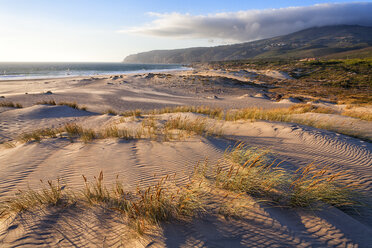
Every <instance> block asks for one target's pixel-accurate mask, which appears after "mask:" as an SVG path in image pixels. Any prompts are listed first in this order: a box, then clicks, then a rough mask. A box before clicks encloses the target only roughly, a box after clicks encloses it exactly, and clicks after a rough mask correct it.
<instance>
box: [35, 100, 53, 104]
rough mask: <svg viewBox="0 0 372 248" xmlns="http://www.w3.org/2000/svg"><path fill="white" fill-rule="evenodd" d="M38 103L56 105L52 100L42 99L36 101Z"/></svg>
mask: <svg viewBox="0 0 372 248" xmlns="http://www.w3.org/2000/svg"><path fill="white" fill-rule="evenodd" d="M36 104H38V105H57V103H56V101H54V100H43V101H40V102H37V103H36Z"/></svg>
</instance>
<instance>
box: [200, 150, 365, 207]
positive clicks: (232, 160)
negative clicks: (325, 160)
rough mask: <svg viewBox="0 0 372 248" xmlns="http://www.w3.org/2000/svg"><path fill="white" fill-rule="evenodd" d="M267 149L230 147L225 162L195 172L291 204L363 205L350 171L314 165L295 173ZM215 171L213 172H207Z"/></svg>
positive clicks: (229, 187)
mask: <svg viewBox="0 0 372 248" xmlns="http://www.w3.org/2000/svg"><path fill="white" fill-rule="evenodd" d="M265 156H266V151H261V152H260V151H259V150H257V149H251V148H248V147H246V146H245V145H243V144H239V145H238V146H236V147H234V148H233V149H229V150H227V152H226V154H225V157H224V160H223V163H222V165H221V163H218V164H216V165H212V166H211V165H209V164H203V165H202V166H200V165H199V166H198V168H196V170H195V174H197V176H199V177H203V178H206V179H209V180H212V181H213V182H214V183H215V185H216V186H217V187H219V188H222V189H225V190H229V191H234V192H244V193H247V194H249V195H251V196H254V197H258V198H261V199H264V200H269V201H271V202H272V203H279V204H282V205H286V206H289V207H317V206H321V205H324V204H329V205H332V206H335V207H339V208H348V207H353V206H358V205H361V200H360V198H361V192H360V190H359V188H358V187H359V185H358V184H352V185H348V184H346V183H345V182H344V181H343V179H344V178H345V177H346V173H331V172H330V171H328V170H327V169H326V168H322V169H317V167H315V165H313V164H310V165H308V166H306V167H303V168H300V169H298V170H297V171H295V172H292V171H289V170H286V169H284V168H281V167H280V164H281V163H280V162H279V163H277V162H276V160H274V161H271V160H270V159H268V158H267V157H265ZM207 171H212V173H209V175H208V173H206V172H207Z"/></svg>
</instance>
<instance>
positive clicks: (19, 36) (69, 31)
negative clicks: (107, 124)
mask: <svg viewBox="0 0 372 248" xmlns="http://www.w3.org/2000/svg"><path fill="white" fill-rule="evenodd" d="M367 2H371V1H367ZM322 3H330V2H329V1H310V0H307V1H278V0H277V1H248V0H240V1H238V0H229V1H226V0H221V1H217V0H213V1H212V0H207V1H201V0H199V1H194V0H184V1H177V0H171V1H154V0H153V1H144V0H142V1H140V0H136V1H134V0H129V1H119V0H106V1H97V0H96V1H95V0H90V1H86V0H63V1H62V0H53V1H48V0H0V24H1V25H0V61H118V62H119V61H121V60H122V59H123V58H124V57H125V56H126V55H129V54H131V53H137V52H142V51H147V50H152V49H173V48H182V47H192V46H212V45H218V44H227V43H234V42H241V41H246V40H254V39H258V38H265V37H267V36H270V34H271V33H270V32H273V31H270V29H267V28H266V27H265V26H264V23H265V22H267V20H268V19H267V18H268V16H276V15H285V13H284V12H283V11H282V12H280V11H279V12H278V11H277V10H275V11H273V12H265V11H258V10H268V9H279V8H282V9H285V10H286V9H287V8H288V7H292V6H297V7H300V6H312V5H314V4H322ZM337 3H350V1H337ZM343 8H344V9H345V8H346V7H343ZM347 9H349V8H347ZM359 9H360V8H359ZM359 9H357V10H355V11H359ZM252 10H257V11H256V12H254V11H252ZM239 11H240V12H241V11H250V12H248V14H247V13H243V14H242V13H240V14H239ZM301 11H307V9H301ZM313 11H317V10H313ZM327 11H329V10H327ZM292 12H293V11H292ZM149 13H157V14H155V15H154V14H152V15H151V14H149ZM224 13H229V14H224ZM278 13H279V14H278ZM306 13H308V12H306ZM309 13H310V12H309ZM353 13H354V12H353ZM221 15H222V17H221ZM242 15H243V17H242ZM263 15H264V16H265V17H262V16H263ZM309 15H310V14H309ZM355 15H357V14H355ZM201 17H202V18H201ZM221 18H222V19H221ZM252 18H257V19H260V20H261V22H257V23H253V24H254V25H253V24H252V22H254V20H253V21H252ZM265 18H266V19H265ZM293 18H297V17H296V15H294V17H293ZM298 18H300V17H298ZM248 19H249V20H248ZM281 19H282V18H281ZM335 19H336V18H335ZM291 20H293V19H291ZM230 21H231V22H230ZM347 21H348V22H354V21H357V22H360V21H361V20H359V19H358V20H347ZM362 21H363V20H362ZM368 21H369V20H368ZM218 22H220V23H221V22H222V23H223V25H222V26H225V27H224V28H225V29H221V30H219V29H218V28H219V27H218ZM245 22H247V23H249V25H251V24H252V25H251V26H250V28H249V32H247V33H246V35H244V36H242V35H241V30H240V31H239V30H238V29H239V25H241V24H244V25H245V24H246V23H245ZM286 22H288V21H286ZM291 22H292V21H291ZM307 22H309V23H314V22H313V21H312V22H311V21H309V20H306V23H307ZM325 22H326V24H327V22H329V20H325ZM213 23H215V24H213ZM230 23H231V27H230V26H229V25H230ZM298 23H300V24H298V25H297V27H293V28H292V27H291V28H288V27H287V26H285V27H284V26H281V27H282V29H280V30H281V32H283V33H285V32H287V31H292V30H296V29H295V28H297V29H298V28H299V27H306V25H305V24H304V21H303V20H301V21H300V22H298ZM367 23H369V22H367ZM183 25H184V26H183ZM187 25H188V26H187ZM193 25H196V26H195V27H194V26H193ZM255 25H256V26H255ZM257 25H258V28H257ZM304 25H305V26H304ZM309 25H310V24H309ZM198 26H202V27H203V28H204V29H200V30H198ZM254 27H256V28H254ZM234 28H236V29H237V30H236V32H237V34H234V33H231V32H230V31H229V30H231V29H234ZM245 28H247V26H245ZM252 28H253V29H252ZM265 28H266V29H265ZM188 29H190V30H188ZM191 29H195V32H193V31H192V30H191ZM209 29H210V31H211V32H209ZM227 29H229V30H227ZM257 30H266V31H265V32H263V31H262V32H261V33H258V34H257V35H256V33H253V32H254V31H257ZM239 33H240V34H239ZM274 34H275V35H277V33H275V32H273V35H274ZM278 34H280V33H278Z"/></svg>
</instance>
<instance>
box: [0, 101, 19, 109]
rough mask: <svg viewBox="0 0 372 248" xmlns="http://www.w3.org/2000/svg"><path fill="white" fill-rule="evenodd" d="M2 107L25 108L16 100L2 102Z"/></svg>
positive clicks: (0, 105)
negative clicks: (15, 101)
mask: <svg viewBox="0 0 372 248" xmlns="http://www.w3.org/2000/svg"><path fill="white" fill-rule="evenodd" d="M0 107H7V108H23V106H22V104H20V103H14V102H0Z"/></svg>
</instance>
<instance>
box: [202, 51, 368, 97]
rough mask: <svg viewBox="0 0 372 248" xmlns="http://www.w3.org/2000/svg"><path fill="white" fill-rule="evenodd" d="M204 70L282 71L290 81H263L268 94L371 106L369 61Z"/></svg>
mask: <svg viewBox="0 0 372 248" xmlns="http://www.w3.org/2000/svg"><path fill="white" fill-rule="evenodd" d="M195 66H200V65H195ZM204 66H205V64H204ZM207 66H208V67H209V68H213V69H229V70H245V69H256V70H268V69H270V70H278V71H284V72H286V73H288V75H290V76H291V77H292V78H293V79H289V80H274V79H272V80H271V81H270V80H269V81H268V79H267V78H265V79H264V80H263V81H265V82H266V81H268V83H270V84H272V85H273V86H275V88H273V89H271V91H272V92H276V93H279V94H283V95H292V96H312V97H315V98H320V99H326V100H330V101H335V102H339V103H372V57H369V58H363V59H361V58H355V59H318V60H313V61H301V60H268V59H266V60H263V59H260V60H257V59H256V60H237V61H221V62H210V63H208V64H207ZM258 79H260V77H258Z"/></svg>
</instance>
